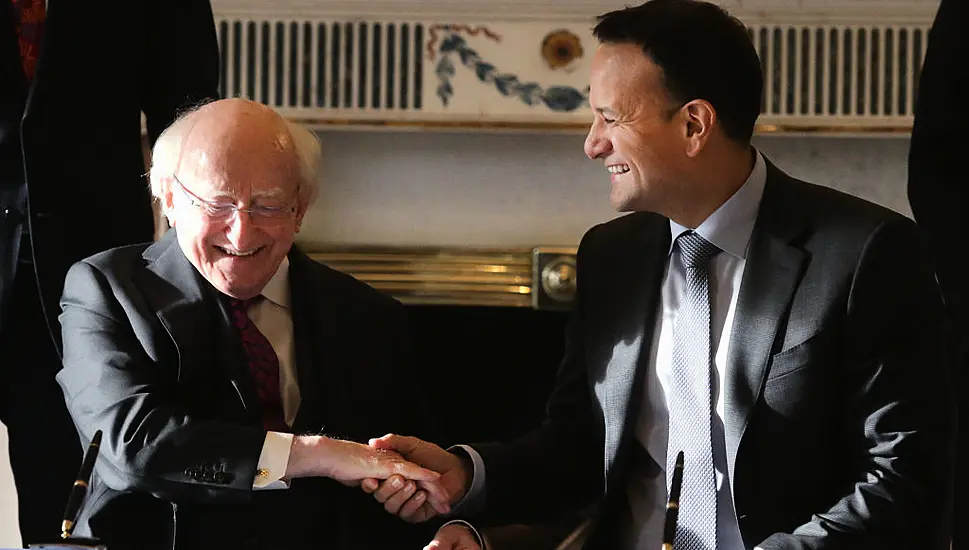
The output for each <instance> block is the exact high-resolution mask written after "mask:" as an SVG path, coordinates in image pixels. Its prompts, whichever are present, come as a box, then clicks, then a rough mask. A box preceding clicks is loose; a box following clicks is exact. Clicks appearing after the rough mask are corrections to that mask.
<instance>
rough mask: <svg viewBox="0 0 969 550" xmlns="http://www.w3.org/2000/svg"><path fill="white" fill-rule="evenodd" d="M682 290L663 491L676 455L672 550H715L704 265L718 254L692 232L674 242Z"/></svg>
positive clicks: (714, 479) (706, 276) (671, 386)
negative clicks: (679, 470)
mask: <svg viewBox="0 0 969 550" xmlns="http://www.w3.org/2000/svg"><path fill="white" fill-rule="evenodd" d="M677 243H678V244H679V247H680V261H681V262H682V264H683V268H684V271H685V272H686V288H685V289H684V294H683V300H682V302H681V304H680V311H679V314H678V315H677V320H676V328H675V329H674V334H673V361H672V370H671V383H670V388H669V394H668V395H667V404H668V406H669V413H670V426H669V428H670V433H669V445H668V447H667V452H666V472H667V480H666V482H667V487H669V483H670V481H671V479H672V474H673V464H674V462H675V460H676V455H677V453H678V452H679V451H683V454H684V460H683V463H684V468H683V485H682V490H681V493H680V508H679V517H678V521H677V526H676V539H675V541H674V547H675V548H676V549H677V550H715V549H716V548H717V478H716V471H715V470H714V466H713V442H712V433H711V430H712V428H711V422H712V419H713V417H712V414H713V392H712V391H711V368H712V361H711V359H712V353H711V338H710V290H709V277H708V274H707V263H708V262H709V260H710V258H712V257H713V256H714V255H715V254H716V253H717V252H719V249H718V248H717V247H716V245H714V244H711V243H710V242H709V241H707V240H706V239H704V238H703V237H701V236H700V235H697V234H696V233H694V232H692V231H690V232H687V233H684V234H683V235H680V237H679V238H678V239H677Z"/></svg>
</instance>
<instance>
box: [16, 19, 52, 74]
mask: <svg viewBox="0 0 969 550" xmlns="http://www.w3.org/2000/svg"><path fill="white" fill-rule="evenodd" d="M13 16H14V23H15V25H16V30H17V38H18V41H19V43H20V59H21V60H22V61H23V64H24V74H26V75H27V80H33V78H34V71H35V70H36V69H37V59H38V58H39V57H40V48H41V44H42V43H43V40H44V21H45V20H46V19H47V8H46V7H45V5H44V0H13Z"/></svg>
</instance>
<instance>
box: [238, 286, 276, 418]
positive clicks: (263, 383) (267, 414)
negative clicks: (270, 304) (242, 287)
mask: <svg viewBox="0 0 969 550" xmlns="http://www.w3.org/2000/svg"><path fill="white" fill-rule="evenodd" d="M260 298H261V297H256V298H251V299H249V300H236V299H232V300H230V302H229V307H230V310H231V311H232V323H233V324H234V325H235V326H236V328H237V329H239V335H240V336H241V337H242V349H243V351H244V352H245V355H246V360H247V361H248V363H249V372H250V373H252V380H253V381H254V382H255V384H256V394H257V396H258V397H259V406H260V409H261V413H262V425H263V427H264V428H265V429H267V430H270V431H275V432H286V431H289V428H288V427H287V426H286V420H285V417H284V416H283V402H282V395H281V394H280V392H279V358H278V357H276V351H275V350H273V346H272V344H270V343H269V340H268V339H267V338H266V337H265V336H264V335H263V333H262V332H260V331H259V329H258V328H257V327H256V325H255V323H253V322H252V320H251V319H249V313H248V311H249V306H250V305H252V304H253V302H254V301H256V300H259V299H260Z"/></svg>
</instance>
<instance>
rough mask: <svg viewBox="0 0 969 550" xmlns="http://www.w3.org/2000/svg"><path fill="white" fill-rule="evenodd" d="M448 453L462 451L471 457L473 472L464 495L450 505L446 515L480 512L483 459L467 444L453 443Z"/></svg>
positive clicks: (483, 476)
mask: <svg viewBox="0 0 969 550" xmlns="http://www.w3.org/2000/svg"><path fill="white" fill-rule="evenodd" d="M448 452H449V453H463V454H465V455H467V456H468V457H469V458H470V459H471V464H472V465H473V466H474V472H473V473H472V475H471V488H470V489H468V492H467V493H465V495H464V497H462V498H461V500H459V501H458V502H457V503H456V504H455V505H454V506H452V507H451V513H450V514H448V515H451V516H453V515H457V514H461V515H466V516H473V515H476V514H479V513H481V512H482V511H483V510H484V507H485V490H484V489H485V465H484V459H482V458H481V455H480V454H478V451H476V450H474V449H473V448H471V447H469V446H468V445H455V446H453V447H449V448H448Z"/></svg>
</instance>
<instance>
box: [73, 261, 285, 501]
mask: <svg viewBox="0 0 969 550" xmlns="http://www.w3.org/2000/svg"><path fill="white" fill-rule="evenodd" d="M113 290H114V289H112V287H111V286H110V285H109V283H108V282H107V280H106V278H105V276H104V274H103V273H102V272H100V271H98V269H97V268H95V267H94V266H92V265H90V264H87V263H84V262H81V263H78V264H75V265H74V266H73V267H72V268H71V270H70V271H69V272H68V275H67V279H66V282H65V285H64V295H63V298H62V300H61V307H62V311H63V312H62V314H61V317H60V321H61V325H62V334H63V339H64V365H63V369H62V370H61V372H60V373H59V374H58V375H57V380H58V382H59V383H60V385H61V388H62V389H63V391H64V395H65V399H66V402H67V407H68V410H69V411H70V413H71V416H72V417H73V419H74V423H75V425H76V426H77V428H78V431H79V432H80V434H81V436H82V438H83V439H85V440H90V439H91V438H92V437H93V435H94V432H96V431H97V430H102V431H103V440H102V442H101V451H100V455H99V459H98V462H97V467H96V468H97V472H98V475H99V477H100V478H101V479H103V480H104V482H105V483H106V484H107V485H108V486H109V487H111V488H112V489H114V490H116V491H136V492H142V493H151V494H153V495H155V496H157V497H158V498H161V499H164V500H170V501H174V502H179V501H197V502H198V501H202V502H234V501H235V502H244V501H246V500H247V499H248V498H250V496H251V491H252V483H253V479H254V477H255V472H256V463H257V460H258V458H259V454H260V451H261V449H262V446H263V442H264V439H265V435H266V434H265V432H264V431H263V430H262V429H259V428H253V427H247V426H241V425H235V424H228V423H222V422H215V421H208V420H205V421H203V420H198V419H196V418H193V417H192V415H191V414H190V413H189V412H188V411H185V410H182V409H181V408H180V407H179V406H178V405H177V404H176V403H177V400H176V399H175V397H174V391H175V389H174V387H173V386H174V376H172V373H171V369H170V368H168V367H166V366H163V365H160V364H158V363H156V362H155V361H153V360H152V359H151V358H150V357H149V356H148V355H147V354H146V353H145V351H144V347H143V346H142V344H141V343H140V342H139V340H138V339H137V338H136V335H135V332H134V330H133V329H132V324H131V323H130V322H129V320H128V318H127V316H126V315H125V313H124V310H123V308H122V307H121V305H120V304H119V302H118V299H117V298H116V297H115V296H114V292H113Z"/></svg>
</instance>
